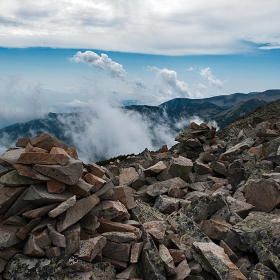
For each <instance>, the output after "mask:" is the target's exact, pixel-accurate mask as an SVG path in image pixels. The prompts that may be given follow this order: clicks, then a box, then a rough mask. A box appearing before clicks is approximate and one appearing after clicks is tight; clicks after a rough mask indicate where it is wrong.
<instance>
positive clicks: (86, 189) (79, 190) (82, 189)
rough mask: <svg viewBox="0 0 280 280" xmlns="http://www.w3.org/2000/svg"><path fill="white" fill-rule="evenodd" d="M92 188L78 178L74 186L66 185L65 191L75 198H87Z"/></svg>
mask: <svg viewBox="0 0 280 280" xmlns="http://www.w3.org/2000/svg"><path fill="white" fill-rule="evenodd" d="M92 187H93V185H91V184H89V183H87V182H86V181H84V180H83V179H82V178H80V179H79V180H78V182H77V183H76V184H75V185H67V186H66V189H67V190H68V191H70V192H71V193H73V194H75V195H77V196H83V197H87V196H88V195H89V193H90V191H91V189H92Z"/></svg>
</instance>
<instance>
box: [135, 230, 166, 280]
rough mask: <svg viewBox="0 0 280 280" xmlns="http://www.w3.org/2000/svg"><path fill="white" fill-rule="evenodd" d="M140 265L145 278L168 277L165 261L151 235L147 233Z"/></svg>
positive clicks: (159, 279)
mask: <svg viewBox="0 0 280 280" xmlns="http://www.w3.org/2000/svg"><path fill="white" fill-rule="evenodd" d="M139 266H140V269H141V272H142V274H143V278H144V279H151V280H164V279H166V273H165V268H164V262H163V261H162V259H161V257H160V255H159V252H158V249H157V247H156V246H155V244H154V242H153V240H152V238H151V236H150V235H149V234H147V233H146V234H145V238H144V247H143V251H142V254H141V259H140V262H139Z"/></svg>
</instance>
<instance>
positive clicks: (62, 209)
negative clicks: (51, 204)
mask: <svg viewBox="0 0 280 280" xmlns="http://www.w3.org/2000/svg"><path fill="white" fill-rule="evenodd" d="M75 203H76V195H74V196H71V197H70V198H68V199H67V200H65V201H64V202H62V203H60V204H59V205H58V206H56V207H55V208H54V209H52V210H51V211H49V213H48V215H49V217H51V218H55V217H57V216H58V215H60V214H62V213H63V212H65V211H66V210H67V209H69V208H70V207H71V206H74V205H75Z"/></svg>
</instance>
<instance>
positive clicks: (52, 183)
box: [47, 179, 66, 193]
mask: <svg viewBox="0 0 280 280" xmlns="http://www.w3.org/2000/svg"><path fill="white" fill-rule="evenodd" d="M65 188H66V185H65V184H64V183H62V182H59V181H57V180H54V179H51V180H49V181H47V189H48V192H49V193H62V192H64V191H65Z"/></svg>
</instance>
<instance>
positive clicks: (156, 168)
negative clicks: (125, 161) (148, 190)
mask: <svg viewBox="0 0 280 280" xmlns="http://www.w3.org/2000/svg"><path fill="white" fill-rule="evenodd" d="M165 169H167V166H166V165H165V164H164V162H163V161H159V162H157V163H156V164H155V165H152V166H150V167H149V168H146V169H144V172H145V173H146V174H150V175H155V174H158V173H160V172H161V171H163V170H165Z"/></svg>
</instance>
